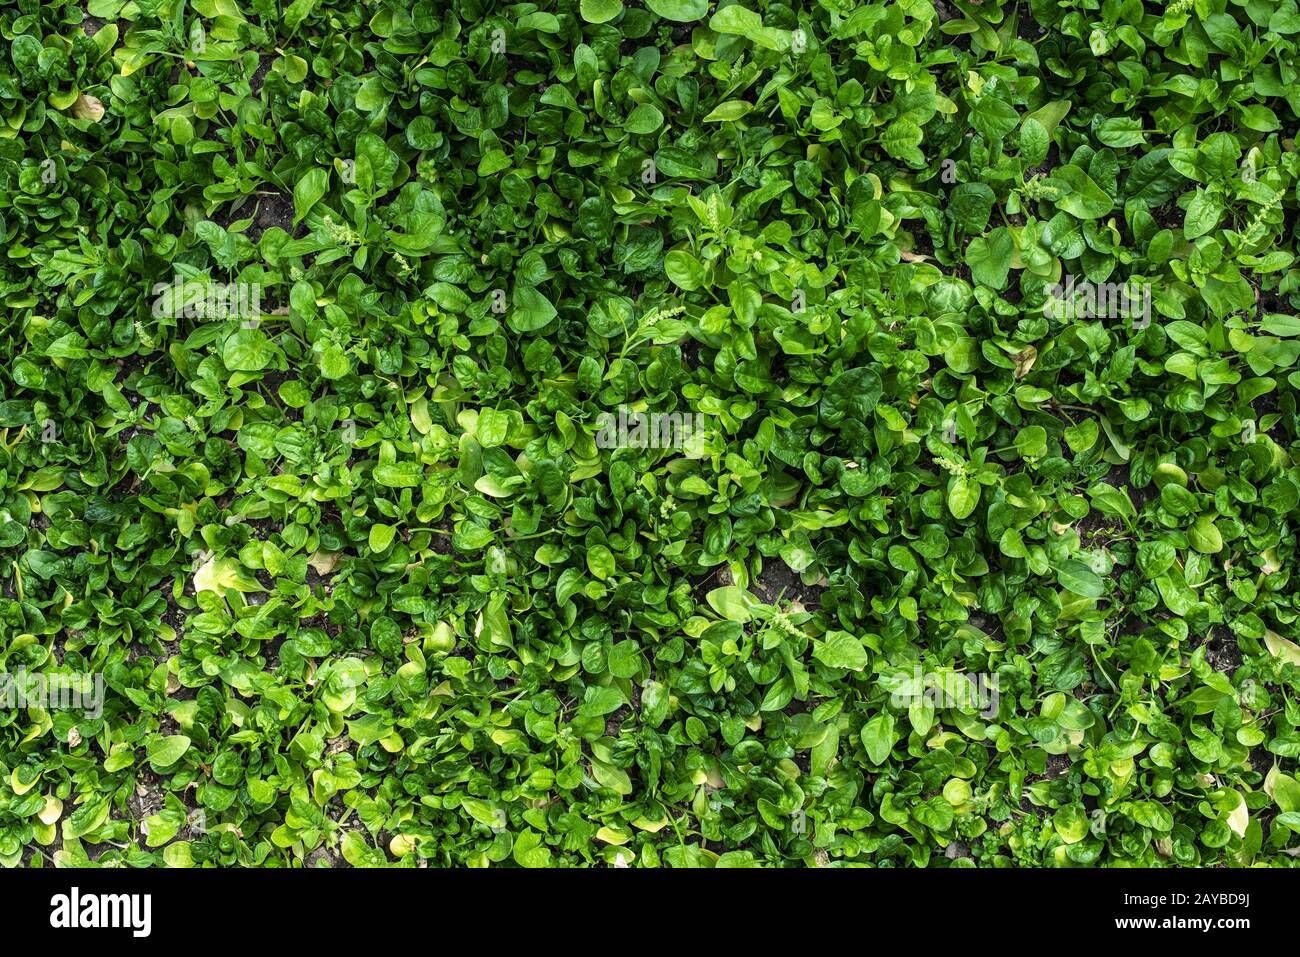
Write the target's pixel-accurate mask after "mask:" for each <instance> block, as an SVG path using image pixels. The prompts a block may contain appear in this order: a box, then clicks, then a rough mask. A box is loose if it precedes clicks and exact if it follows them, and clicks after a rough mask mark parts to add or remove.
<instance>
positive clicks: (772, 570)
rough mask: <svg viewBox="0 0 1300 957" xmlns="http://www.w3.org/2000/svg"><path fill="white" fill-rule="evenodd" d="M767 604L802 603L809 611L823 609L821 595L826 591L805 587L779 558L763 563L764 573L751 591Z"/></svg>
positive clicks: (817, 587) (766, 560) (817, 586)
mask: <svg viewBox="0 0 1300 957" xmlns="http://www.w3.org/2000/svg"><path fill="white" fill-rule="evenodd" d="M751 590H752V591H753V592H754V594H755V595H757V596H758V597H759V598H761V599H762V600H763V602H764V603H765V604H768V605H775V604H777V603H778V602H780V603H783V604H789V603H790V602H792V601H797V602H801V603H802V604H803V606H804V608H806V609H807V610H809V611H814V610H816V609H817V608H819V607H821V595H822V592H824V591H825V590H826V589H825V587H824V586H821V585H805V584H803V582H802V581H800V579H799V576H798V575H797V574H795V573H794V572H793V571H791V570H790V566H789V565H787V564H786V563H785V562H783V561H781V559H779V558H767V559H764V561H763V571H762V572H761V573H760V574H759V576H758V577H757V578H756V579H755V580H754V586H753V588H752V589H751Z"/></svg>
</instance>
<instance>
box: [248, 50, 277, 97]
mask: <svg viewBox="0 0 1300 957" xmlns="http://www.w3.org/2000/svg"><path fill="white" fill-rule="evenodd" d="M274 63H275V57H273V56H271V55H270V54H267V55H266V56H263V57H262V59H261V60H260V61H258V64H257V69H256V70H254V71H253V75H252V76H251V77H249V80H248V88H249V89H250V90H252V92H253V95H254V96H257V95H258V94H259V93H261V92H262V84H263V82H265V80H266V75H267V74H268V73H270V72H271V66H272V64H274Z"/></svg>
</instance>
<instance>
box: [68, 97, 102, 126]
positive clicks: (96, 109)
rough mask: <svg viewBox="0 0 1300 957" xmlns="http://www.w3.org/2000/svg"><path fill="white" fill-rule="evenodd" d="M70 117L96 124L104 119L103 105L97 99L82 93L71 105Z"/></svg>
mask: <svg viewBox="0 0 1300 957" xmlns="http://www.w3.org/2000/svg"><path fill="white" fill-rule="evenodd" d="M72 115H73V116H75V117H76V118H77V119H79V120H93V121H94V122H96V123H98V122H99V121H100V120H102V119H103V118H104V104H103V103H100V102H99V98H98V97H94V96H90V95H89V94H86V93H82V94H81V95H80V96H78V97H77V99H76V101H75V102H74V103H73V104H72Z"/></svg>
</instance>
